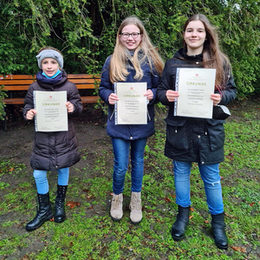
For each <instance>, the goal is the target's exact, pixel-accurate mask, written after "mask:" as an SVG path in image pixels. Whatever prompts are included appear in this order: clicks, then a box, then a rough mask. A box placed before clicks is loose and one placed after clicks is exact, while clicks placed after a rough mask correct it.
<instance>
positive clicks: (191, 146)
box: [157, 49, 236, 164]
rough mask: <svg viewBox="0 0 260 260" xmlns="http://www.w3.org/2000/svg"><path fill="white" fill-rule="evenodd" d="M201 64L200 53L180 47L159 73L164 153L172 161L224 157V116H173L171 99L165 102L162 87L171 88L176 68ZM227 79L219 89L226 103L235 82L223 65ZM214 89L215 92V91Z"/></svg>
mask: <svg viewBox="0 0 260 260" xmlns="http://www.w3.org/2000/svg"><path fill="white" fill-rule="evenodd" d="M185 67H186V68H193V67H194V68H196V67H198V68H199V67H202V55H197V56H187V55H186V53H185V51H184V50H183V49H181V50H179V51H178V52H177V53H176V54H175V55H174V57H173V58H172V59H170V60H168V61H167V62H166V64H165V68H164V71H163V74H162V80H161V84H160V85H159V87H158V89H157V97H158V99H159V100H160V101H161V103H162V104H164V105H166V106H169V110H168V116H167V118H166V119H165V121H166V124H167V132H166V144H165V155H166V156H167V157H169V158H172V159H174V160H176V161H185V162H199V163H202V164H215V163H219V162H221V161H223V160H224V139H225V133H224V126H223V123H224V120H215V119H200V118H189V117H179V116H174V102H169V101H168V99H167V97H166V91H167V90H169V89H172V90H175V78H176V69H177V68H185ZM226 73H227V75H228V74H229V75H228V82H227V84H226V86H225V90H222V92H221V94H222V99H221V103H220V104H222V105H227V104H228V103H229V102H231V101H232V100H234V99H235V97H236V86H235V83H234V80H233V77H232V76H231V75H230V68H226ZM216 93H217V92H216Z"/></svg>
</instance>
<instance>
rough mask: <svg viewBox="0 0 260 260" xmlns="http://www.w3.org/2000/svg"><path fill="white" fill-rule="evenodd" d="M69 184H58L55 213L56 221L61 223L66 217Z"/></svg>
mask: <svg viewBox="0 0 260 260" xmlns="http://www.w3.org/2000/svg"><path fill="white" fill-rule="evenodd" d="M67 187H68V186H63V185H57V196H56V200H55V213H54V221H55V222H57V223H61V222H63V221H64V220H65V219H66V214H65V205H64V203H65V198H66V191H67Z"/></svg>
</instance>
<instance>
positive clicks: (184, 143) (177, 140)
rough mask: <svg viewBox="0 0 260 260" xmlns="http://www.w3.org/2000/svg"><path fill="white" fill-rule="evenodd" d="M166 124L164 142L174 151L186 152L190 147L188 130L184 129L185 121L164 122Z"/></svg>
mask: <svg viewBox="0 0 260 260" xmlns="http://www.w3.org/2000/svg"><path fill="white" fill-rule="evenodd" d="M166 122H167V130H166V142H167V143H168V144H170V145H171V146H172V147H173V148H175V149H178V150H182V151H187V150H188V149H189V148H190V145H189V134H188V129H187V127H185V123H186V120H185V119H182V120H171V121H168V120H166Z"/></svg>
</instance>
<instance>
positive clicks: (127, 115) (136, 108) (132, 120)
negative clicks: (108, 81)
mask: <svg viewBox="0 0 260 260" xmlns="http://www.w3.org/2000/svg"><path fill="white" fill-rule="evenodd" d="M114 87H115V93H116V94H117V96H118V98H119V100H118V101H117V102H116V104H115V124H117V125H141V124H142V125H143V124H147V98H146V96H144V94H145V92H146V90H147V83H146V82H116V83H115V85H114Z"/></svg>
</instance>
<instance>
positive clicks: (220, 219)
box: [211, 213, 228, 249]
mask: <svg viewBox="0 0 260 260" xmlns="http://www.w3.org/2000/svg"><path fill="white" fill-rule="evenodd" d="M211 216H212V221H211V228H212V233H213V237H214V240H215V244H216V246H217V247H218V248H220V249H227V248H228V239H227V236H226V232H225V227H226V225H225V222H224V213H221V214H218V215H211Z"/></svg>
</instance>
